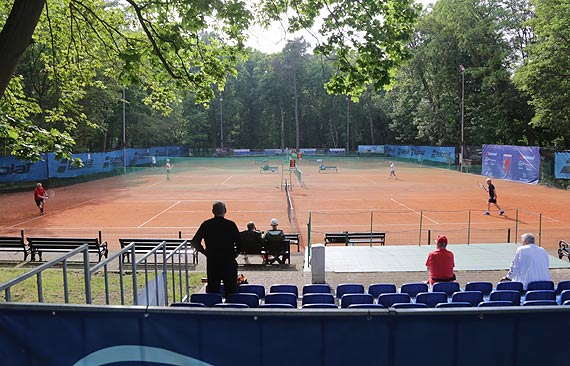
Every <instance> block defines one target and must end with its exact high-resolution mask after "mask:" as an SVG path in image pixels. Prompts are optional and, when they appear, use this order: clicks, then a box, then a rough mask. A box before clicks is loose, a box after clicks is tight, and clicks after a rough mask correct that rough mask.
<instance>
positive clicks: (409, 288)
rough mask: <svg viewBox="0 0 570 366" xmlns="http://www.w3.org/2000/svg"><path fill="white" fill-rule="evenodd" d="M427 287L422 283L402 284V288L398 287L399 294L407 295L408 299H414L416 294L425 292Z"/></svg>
mask: <svg viewBox="0 0 570 366" xmlns="http://www.w3.org/2000/svg"><path fill="white" fill-rule="evenodd" d="M427 291H428V285H427V283H423V282H410V283H404V284H403V285H402V287H400V293H402V294H408V295H410V297H416V295H417V294H419V293H420V292H427Z"/></svg>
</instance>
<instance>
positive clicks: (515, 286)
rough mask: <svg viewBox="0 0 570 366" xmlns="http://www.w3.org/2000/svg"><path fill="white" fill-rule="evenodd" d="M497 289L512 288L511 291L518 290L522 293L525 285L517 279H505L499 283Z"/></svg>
mask: <svg viewBox="0 0 570 366" xmlns="http://www.w3.org/2000/svg"><path fill="white" fill-rule="evenodd" d="M495 290H511V291H518V292H519V294H522V293H523V291H524V286H523V284H522V282H517V281H503V282H499V283H497V286H496V287H495Z"/></svg>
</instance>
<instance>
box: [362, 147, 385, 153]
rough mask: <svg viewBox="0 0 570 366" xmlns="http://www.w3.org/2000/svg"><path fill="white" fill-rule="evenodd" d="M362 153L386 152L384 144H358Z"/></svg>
mask: <svg viewBox="0 0 570 366" xmlns="http://www.w3.org/2000/svg"><path fill="white" fill-rule="evenodd" d="M358 152H359V153H360V154H384V145H358Z"/></svg>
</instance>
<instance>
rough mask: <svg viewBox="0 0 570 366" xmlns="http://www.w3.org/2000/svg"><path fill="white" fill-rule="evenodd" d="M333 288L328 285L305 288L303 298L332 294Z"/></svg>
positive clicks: (307, 286)
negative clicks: (310, 295)
mask: <svg viewBox="0 0 570 366" xmlns="http://www.w3.org/2000/svg"><path fill="white" fill-rule="evenodd" d="M330 293H331V287H330V286H329V285H327V284H312V285H305V286H303V296H305V295H306V294H330Z"/></svg>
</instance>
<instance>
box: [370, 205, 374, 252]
mask: <svg viewBox="0 0 570 366" xmlns="http://www.w3.org/2000/svg"><path fill="white" fill-rule="evenodd" d="M373 222H374V211H370V248H372V231H373V230H372V227H373V224H372V223H373Z"/></svg>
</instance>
